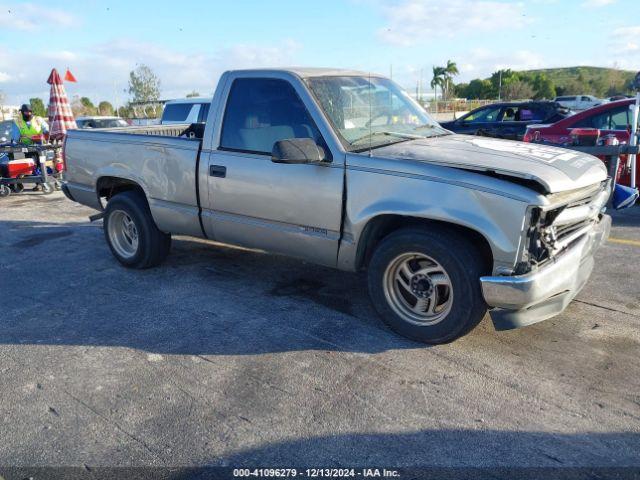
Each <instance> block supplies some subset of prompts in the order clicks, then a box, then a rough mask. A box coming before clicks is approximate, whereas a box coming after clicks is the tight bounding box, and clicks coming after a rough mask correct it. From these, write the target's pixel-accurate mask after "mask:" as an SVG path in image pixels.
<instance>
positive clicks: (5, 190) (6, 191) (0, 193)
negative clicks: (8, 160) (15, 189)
mask: <svg viewBox="0 0 640 480" xmlns="http://www.w3.org/2000/svg"><path fill="white" fill-rule="evenodd" d="M9 195H11V189H10V188H9V187H7V186H6V185H4V184H2V185H0V198H2V197H8V196H9Z"/></svg>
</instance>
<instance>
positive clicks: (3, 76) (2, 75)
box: [0, 72, 11, 83]
mask: <svg viewBox="0 0 640 480" xmlns="http://www.w3.org/2000/svg"><path fill="white" fill-rule="evenodd" d="M10 79H11V75H9V74H8V73H7V72H0V83H3V82H8V81H9V80H10Z"/></svg>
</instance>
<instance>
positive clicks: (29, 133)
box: [11, 104, 49, 145]
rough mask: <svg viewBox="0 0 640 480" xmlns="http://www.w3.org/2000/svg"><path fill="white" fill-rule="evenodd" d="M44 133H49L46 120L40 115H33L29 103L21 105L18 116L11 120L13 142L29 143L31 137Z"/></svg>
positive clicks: (31, 141)
mask: <svg viewBox="0 0 640 480" xmlns="http://www.w3.org/2000/svg"><path fill="white" fill-rule="evenodd" d="M44 133H49V125H47V122H45V121H44V119H42V118H41V117H37V116H34V115H33V112H32V111H31V107H29V105H26V104H25V105H22V106H21V107H20V113H19V114H18V118H16V120H15V121H14V122H13V129H12V131H11V141H12V142H13V143H22V144H23V145H31V144H32V143H33V140H32V139H31V137H33V136H34V135H42V134H44Z"/></svg>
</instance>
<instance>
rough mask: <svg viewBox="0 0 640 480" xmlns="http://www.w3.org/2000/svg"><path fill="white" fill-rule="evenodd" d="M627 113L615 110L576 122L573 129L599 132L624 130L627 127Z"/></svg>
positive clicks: (624, 110)
mask: <svg viewBox="0 0 640 480" xmlns="http://www.w3.org/2000/svg"><path fill="white" fill-rule="evenodd" d="M627 115H628V111H627V109H626V108H617V109H615V110H609V111H608V112H603V113H600V114H599V115H593V116H591V117H587V118H584V119H582V120H580V121H578V122H576V123H575V124H574V125H573V126H574V127H584V128H598V129H600V130H626V129H627V125H628V117H627Z"/></svg>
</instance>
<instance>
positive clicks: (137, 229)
mask: <svg viewBox="0 0 640 480" xmlns="http://www.w3.org/2000/svg"><path fill="white" fill-rule="evenodd" d="M104 236H105V239H106V240H107V244H108V245H109V249H110V250H111V253H112V254H113V256H114V257H116V259H117V260H118V261H119V262H120V263H121V264H122V265H124V266H125V267H129V268H138V269H142V268H149V267H154V266H156V265H159V264H160V263H162V261H163V260H164V259H165V258H166V256H167V255H168V254H169V250H170V249H171V235H170V234H168V233H164V232H161V231H160V230H158V227H157V226H156V224H155V222H154V221H153V217H152V216H151V211H150V210H149V204H148V203H147V199H146V198H145V196H144V194H142V193H140V192H138V191H134V190H130V191H127V192H123V193H119V194H117V195H115V196H114V197H112V198H111V200H109V203H107V208H106V209H105V214H104Z"/></svg>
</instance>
